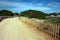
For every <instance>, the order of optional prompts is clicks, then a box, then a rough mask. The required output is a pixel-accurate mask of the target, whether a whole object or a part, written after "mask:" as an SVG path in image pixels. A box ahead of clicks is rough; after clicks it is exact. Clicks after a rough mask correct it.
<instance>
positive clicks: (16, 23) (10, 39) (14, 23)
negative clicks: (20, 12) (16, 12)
mask: <svg viewBox="0 0 60 40" xmlns="http://www.w3.org/2000/svg"><path fill="white" fill-rule="evenodd" d="M0 40H54V39H52V38H51V37H49V36H48V35H46V34H44V33H43V32H39V31H38V30H35V29H32V28H30V26H27V25H26V24H25V23H23V22H22V21H20V20H19V19H18V17H16V18H8V19H5V20H3V21H2V22H1V23H0Z"/></svg>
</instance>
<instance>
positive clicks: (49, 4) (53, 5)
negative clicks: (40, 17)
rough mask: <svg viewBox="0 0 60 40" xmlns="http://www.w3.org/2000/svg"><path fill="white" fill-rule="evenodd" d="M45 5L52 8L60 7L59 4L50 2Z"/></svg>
mask: <svg viewBox="0 0 60 40" xmlns="http://www.w3.org/2000/svg"><path fill="white" fill-rule="evenodd" d="M47 5H48V6H52V7H60V3H57V2H50V3H48V4H47Z"/></svg>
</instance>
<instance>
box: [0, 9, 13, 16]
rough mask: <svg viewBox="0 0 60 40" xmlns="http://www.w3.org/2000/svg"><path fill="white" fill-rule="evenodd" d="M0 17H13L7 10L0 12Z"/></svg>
mask: <svg viewBox="0 0 60 40" xmlns="http://www.w3.org/2000/svg"><path fill="white" fill-rule="evenodd" d="M0 16H13V13H12V12H11V11H8V10H0Z"/></svg>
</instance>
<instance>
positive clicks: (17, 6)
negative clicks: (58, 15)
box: [0, 1, 51, 11]
mask: <svg viewBox="0 0 60 40" xmlns="http://www.w3.org/2000/svg"><path fill="white" fill-rule="evenodd" d="M37 5H39V6H37ZM0 6H3V7H4V6H8V7H14V8H8V9H9V10H28V9H34V10H41V11H44V10H50V9H51V8H48V7H44V6H43V4H41V3H36V4H34V3H24V2H20V3H17V2H8V1H0ZM5 9H7V8H5Z"/></svg>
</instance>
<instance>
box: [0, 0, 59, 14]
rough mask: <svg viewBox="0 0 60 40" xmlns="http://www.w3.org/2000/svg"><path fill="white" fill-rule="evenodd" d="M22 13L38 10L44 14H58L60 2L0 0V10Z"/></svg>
mask: <svg viewBox="0 0 60 40" xmlns="http://www.w3.org/2000/svg"><path fill="white" fill-rule="evenodd" d="M3 9H4V10H5V9H6V10H11V11H13V12H22V11H25V10H29V9H32V10H39V11H42V12H45V13H52V12H60V0H0V10H3Z"/></svg>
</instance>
